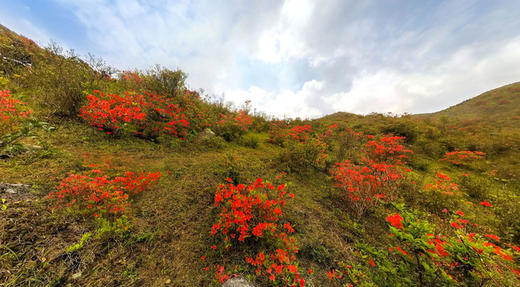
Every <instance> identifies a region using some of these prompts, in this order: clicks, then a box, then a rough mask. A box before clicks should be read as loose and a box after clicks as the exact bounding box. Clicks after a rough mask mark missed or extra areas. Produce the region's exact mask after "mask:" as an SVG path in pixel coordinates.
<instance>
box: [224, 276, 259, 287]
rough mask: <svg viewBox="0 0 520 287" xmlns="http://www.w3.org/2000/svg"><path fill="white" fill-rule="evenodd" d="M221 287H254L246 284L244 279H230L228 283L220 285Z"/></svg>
mask: <svg viewBox="0 0 520 287" xmlns="http://www.w3.org/2000/svg"><path fill="white" fill-rule="evenodd" d="M222 287H254V286H253V285H251V284H250V283H249V282H247V280H246V279H244V278H240V277H235V278H231V279H229V280H228V281H226V282H225V283H224V284H223V285H222Z"/></svg>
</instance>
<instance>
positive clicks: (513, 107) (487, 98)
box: [424, 82, 520, 127]
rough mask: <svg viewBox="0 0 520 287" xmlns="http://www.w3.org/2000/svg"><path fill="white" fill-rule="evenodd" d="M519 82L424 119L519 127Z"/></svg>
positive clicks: (428, 115)
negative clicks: (456, 120)
mask: <svg viewBox="0 0 520 287" xmlns="http://www.w3.org/2000/svg"><path fill="white" fill-rule="evenodd" d="M518 107H520V82H518V83H513V84H509V85H506V86H503V87H499V88H496V89H493V90H491V91H487V92H485V93H483V94H481V95H478V96H476V97H474V98H471V99H469V100H466V101H464V102H462V103H459V104H457V105H455V106H452V107H450V108H447V109H445V110H442V111H439V112H436V113H432V114H425V115H424V116H426V117H437V118H438V117H449V118H454V119H459V120H462V121H476V122H486V123H488V124H490V125H494V126H497V125H501V126H504V127H518V126H519V125H520V109H519V108H518Z"/></svg>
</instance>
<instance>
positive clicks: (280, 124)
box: [268, 121, 289, 146]
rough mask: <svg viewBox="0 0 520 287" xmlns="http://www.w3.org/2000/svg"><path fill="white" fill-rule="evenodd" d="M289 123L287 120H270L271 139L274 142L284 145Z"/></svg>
mask: <svg viewBox="0 0 520 287" xmlns="http://www.w3.org/2000/svg"><path fill="white" fill-rule="evenodd" d="M288 130H289V124H288V123H287V122H286V121H271V122H269V131H268V132H269V139H268V141H269V142H270V143H272V144H276V145H280V146H283V145H284V142H285V139H286V138H287V136H288Z"/></svg>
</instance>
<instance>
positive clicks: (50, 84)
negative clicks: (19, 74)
mask: <svg viewBox="0 0 520 287" xmlns="http://www.w3.org/2000/svg"><path fill="white" fill-rule="evenodd" d="M45 51H46V53H45V54H46V55H45V56H43V57H42V58H41V59H39V61H37V62H36V63H35V64H34V65H33V68H32V72H31V73H29V74H28V75H27V77H26V78H25V81H24V85H25V86H26V87H28V88H29V89H32V90H33V91H34V92H35V93H36V95H37V96H36V101H37V102H38V104H40V105H41V106H42V107H44V108H45V109H46V112H47V113H48V114H50V115H53V116H58V117H75V116H76V115H77V114H78V112H79V109H80V107H81V105H82V103H83V100H84V99H85V96H84V93H83V90H85V89H88V88H91V87H90V85H91V84H92V83H93V81H94V78H93V74H92V69H91V68H90V67H89V66H88V65H87V64H86V63H85V62H84V61H83V60H81V59H80V58H79V56H78V55H77V54H75V53H74V51H72V50H71V51H65V52H64V51H63V49H62V48H61V47H59V46H58V45H56V44H51V45H50V46H49V47H48V48H46V49H45Z"/></svg>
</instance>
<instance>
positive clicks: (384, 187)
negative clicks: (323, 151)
mask: <svg viewBox="0 0 520 287" xmlns="http://www.w3.org/2000/svg"><path fill="white" fill-rule="evenodd" d="M330 173H331V175H332V178H333V180H334V181H335V184H334V185H335V186H336V187H337V188H339V189H341V190H343V192H344V195H345V198H346V199H347V200H348V203H349V205H350V207H351V208H352V209H353V211H355V212H357V215H358V216H361V215H363V214H364V213H365V212H366V211H367V210H368V209H369V208H370V207H372V206H374V205H376V204H377V202H378V200H384V201H391V200H393V199H394V197H395V196H396V195H397V191H398V187H399V186H400V183H401V179H403V178H404V175H403V173H402V172H401V170H400V169H398V168H397V167H396V166H395V165H391V164H384V163H375V162H373V161H371V160H364V161H363V162H362V164H359V165H358V164H353V163H351V162H350V161H348V160H346V161H344V162H339V163H336V164H335V165H334V167H333V168H332V169H331V170H330Z"/></svg>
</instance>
